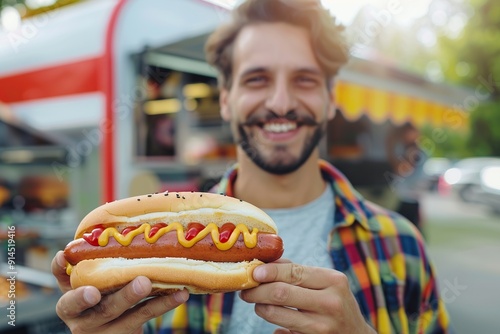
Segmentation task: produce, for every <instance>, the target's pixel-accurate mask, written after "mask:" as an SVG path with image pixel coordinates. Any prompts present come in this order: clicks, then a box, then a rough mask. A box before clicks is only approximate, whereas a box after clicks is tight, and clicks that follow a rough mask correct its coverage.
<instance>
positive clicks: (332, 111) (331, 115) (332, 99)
mask: <svg viewBox="0 0 500 334" xmlns="http://www.w3.org/2000/svg"><path fill="white" fill-rule="evenodd" d="M329 95H330V105H329V106H328V114H327V118H328V120H329V121H331V120H332V119H333V118H334V117H335V113H336V107H337V106H336V105H335V92H334V89H332V90H331V92H330V94H329Z"/></svg>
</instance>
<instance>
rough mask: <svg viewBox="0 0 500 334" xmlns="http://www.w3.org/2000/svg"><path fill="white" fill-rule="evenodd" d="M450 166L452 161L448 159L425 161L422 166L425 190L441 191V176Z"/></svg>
mask: <svg viewBox="0 0 500 334" xmlns="http://www.w3.org/2000/svg"><path fill="white" fill-rule="evenodd" d="M452 166H453V161H452V160H450V159H448V158H429V159H427V161H426V162H425V163H424V166H423V172H424V177H425V182H426V184H427V189H428V190H430V191H441V182H442V178H443V175H444V173H445V172H446V171H447V170H448V169H450V168H451V167H452Z"/></svg>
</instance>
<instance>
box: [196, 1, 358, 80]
mask: <svg viewBox="0 0 500 334" xmlns="http://www.w3.org/2000/svg"><path fill="white" fill-rule="evenodd" d="M275 22H283V23H289V24H292V25H295V26H299V27H303V28H305V29H307V31H309V32H310V36H311V41H312V47H313V49H314V52H315V55H316V58H317V60H318V62H319V64H320V66H321V68H322V69H323V70H324V71H325V73H326V75H327V78H326V79H327V82H328V83H329V84H331V81H332V80H333V78H334V77H335V75H337V73H338V71H339V69H340V67H341V66H342V65H344V64H345V63H346V62H347V59H348V48H347V44H346V43H345V41H344V38H343V35H342V31H343V29H342V27H341V26H339V25H337V23H336V22H335V19H334V18H333V17H332V16H331V15H330V13H329V12H328V11H327V10H326V9H325V8H324V7H323V6H322V5H321V3H320V0H246V1H245V2H243V3H242V4H241V5H240V6H238V7H237V8H236V9H234V10H233V15H232V17H231V19H230V21H229V22H228V23H227V24H224V25H222V26H220V27H219V28H218V29H216V30H215V31H214V32H213V33H212V34H211V35H210V37H209V38H208V40H207V43H206V45H205V52H206V57H207V61H208V63H209V64H211V65H212V66H214V67H215V68H216V69H217V70H218V71H219V84H221V85H222V86H223V87H225V88H230V87H231V84H232V82H231V81H232V80H231V77H232V74H233V73H232V70H233V47H234V42H235V40H236V38H237V37H238V35H239V33H240V31H241V30H242V29H243V28H244V27H246V26H248V25H252V24H258V23H275ZM284 38H286V37H284Z"/></svg>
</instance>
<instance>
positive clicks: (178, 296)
mask: <svg viewBox="0 0 500 334" xmlns="http://www.w3.org/2000/svg"><path fill="white" fill-rule="evenodd" d="M188 298H189V293H188V292H187V291H185V290H181V291H177V292H175V293H174V299H175V301H176V302H178V303H184V302H185V301H187V300H188Z"/></svg>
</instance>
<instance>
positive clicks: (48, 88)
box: [0, 57, 102, 103]
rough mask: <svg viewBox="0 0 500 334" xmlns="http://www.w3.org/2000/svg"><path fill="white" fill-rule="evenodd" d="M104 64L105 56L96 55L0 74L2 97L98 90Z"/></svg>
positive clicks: (21, 98) (27, 97) (19, 98)
mask: <svg viewBox="0 0 500 334" xmlns="http://www.w3.org/2000/svg"><path fill="white" fill-rule="evenodd" d="M101 66H102V57H94V58H87V59H82V60H78V61H74V62H69V63H64V64H59V65H54V66H50V67H44V68H40V69H35V70H30V71H26V72H22V73H16V74H12V75H8V76H5V77H0V101H2V102H4V103H15V102H24V101H30V100H37V99H45V98H51V97H61V96H66V95H76V94H83V93H92V92H97V91H99V90H100V82H99V80H100V79H99V68H100V67H101ZM75 78H77V79H75Z"/></svg>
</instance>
